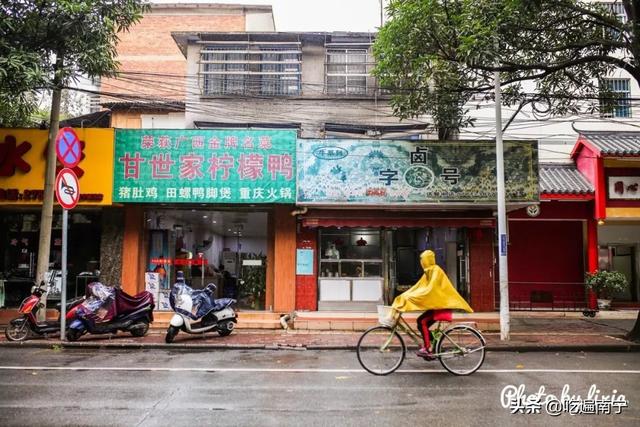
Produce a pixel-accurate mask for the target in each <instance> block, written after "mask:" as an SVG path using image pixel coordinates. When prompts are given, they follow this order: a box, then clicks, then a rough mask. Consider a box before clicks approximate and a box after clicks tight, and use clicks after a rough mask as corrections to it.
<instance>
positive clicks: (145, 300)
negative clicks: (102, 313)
mask: <svg viewBox="0 0 640 427" xmlns="http://www.w3.org/2000/svg"><path fill="white" fill-rule="evenodd" d="M147 305H153V294H151V292H147V291H142V292H140V293H139V294H136V295H134V296H131V295H129V294H127V293H126V292H124V291H122V290H120V289H119V290H117V292H116V311H117V313H118V314H123V313H129V312H132V311H135V310H139V309H141V308H144V307H145V306H147Z"/></svg>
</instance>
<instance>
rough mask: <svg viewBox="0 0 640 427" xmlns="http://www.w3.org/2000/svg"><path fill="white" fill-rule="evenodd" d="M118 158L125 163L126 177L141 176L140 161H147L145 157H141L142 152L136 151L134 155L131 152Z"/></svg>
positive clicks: (135, 177) (134, 177) (136, 177)
mask: <svg viewBox="0 0 640 427" xmlns="http://www.w3.org/2000/svg"><path fill="white" fill-rule="evenodd" d="M118 160H119V161H121V162H122V163H124V179H129V178H133V179H138V178H140V163H144V162H146V160H145V159H143V158H142V157H140V153H138V152H136V153H134V156H133V157H131V155H130V154H129V153H125V154H124V156H122V157H120V158H119V159H118Z"/></svg>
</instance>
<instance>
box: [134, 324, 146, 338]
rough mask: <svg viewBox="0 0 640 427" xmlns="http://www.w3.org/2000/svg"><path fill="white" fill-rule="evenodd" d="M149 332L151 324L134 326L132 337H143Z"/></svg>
mask: <svg viewBox="0 0 640 427" xmlns="http://www.w3.org/2000/svg"><path fill="white" fill-rule="evenodd" d="M147 332H149V324H148V323H147V322H140V323H136V324H135V325H133V327H132V328H131V335H133V336H134V337H143V336H145V335H147Z"/></svg>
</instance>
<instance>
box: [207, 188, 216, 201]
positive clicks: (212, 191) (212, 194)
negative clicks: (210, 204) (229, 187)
mask: <svg viewBox="0 0 640 427" xmlns="http://www.w3.org/2000/svg"><path fill="white" fill-rule="evenodd" d="M205 197H206V198H207V199H217V198H218V189H217V188H216V187H207V189H206V190H205Z"/></svg>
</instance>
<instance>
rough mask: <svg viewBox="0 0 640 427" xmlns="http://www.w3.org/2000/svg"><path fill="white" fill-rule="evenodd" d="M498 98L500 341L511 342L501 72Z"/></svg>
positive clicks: (498, 81)
mask: <svg viewBox="0 0 640 427" xmlns="http://www.w3.org/2000/svg"><path fill="white" fill-rule="evenodd" d="M494 80H495V98H496V183H497V199H498V255H499V257H498V268H499V271H500V274H499V283H500V339H501V340H502V341H508V340H509V270H508V265H509V264H508V262H507V212H506V202H505V191H504V146H503V144H502V94H501V90H500V72H499V71H495V72H494Z"/></svg>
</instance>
